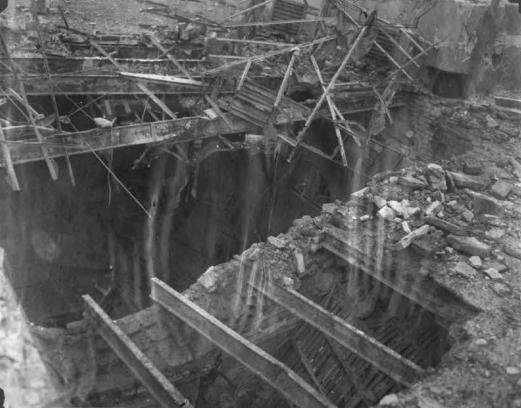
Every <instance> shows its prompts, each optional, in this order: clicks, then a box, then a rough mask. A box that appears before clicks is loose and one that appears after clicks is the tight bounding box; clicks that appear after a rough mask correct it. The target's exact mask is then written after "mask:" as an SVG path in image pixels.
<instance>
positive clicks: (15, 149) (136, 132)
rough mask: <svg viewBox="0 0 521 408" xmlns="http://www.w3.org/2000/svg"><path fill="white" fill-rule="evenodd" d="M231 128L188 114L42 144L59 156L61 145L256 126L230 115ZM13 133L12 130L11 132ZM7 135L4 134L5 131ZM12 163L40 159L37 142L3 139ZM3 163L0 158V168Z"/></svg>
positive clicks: (170, 138) (74, 147)
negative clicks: (177, 117)
mask: <svg viewBox="0 0 521 408" xmlns="http://www.w3.org/2000/svg"><path fill="white" fill-rule="evenodd" d="M228 121H229V122H230V123H231V124H232V126H233V129H231V130H230V129H229V127H228V125H227V124H226V123H224V122H223V121H222V119H216V120H206V119H202V118H200V117H188V118H181V119H177V120H167V121H161V122H151V123H143V124H134V125H129V126H119V127H117V128H109V129H91V130H86V131H83V132H76V133H61V134H51V135H49V136H47V137H46V139H45V143H46V146H47V151H48V154H49V156H50V157H62V156H63V146H67V148H68V149H69V154H70V155H71V156H72V155H76V154H85V153H90V152H91V148H92V149H93V150H94V151H102V150H108V149H116V148H120V147H127V146H136V145H141V144H148V143H159V142H172V143H176V142H184V141H190V140H196V139H207V138H211V137H216V136H218V135H224V134H231V133H243V132H251V131H254V130H255V129H256V128H255V126H252V125H251V124H250V123H249V122H247V121H244V120H242V119H239V118H237V117H235V116H233V115H229V116H228ZM12 134H13V136H14V135H16V133H15V132H14V131H13V132H12ZM6 136H7V133H6ZM83 138H85V140H88V141H89V146H90V147H88V146H86V145H85V144H84V143H82V140H83ZM7 143H8V144H9V148H10V153H11V157H12V161H13V164H24V163H31V162H36V161H41V160H43V155H42V152H41V149H40V144H39V143H36V141H34V140H33V141H30V142H29V143H26V141H22V142H17V141H10V140H9V138H7ZM5 166H6V162H5V161H4V160H3V159H2V160H0V167H5Z"/></svg>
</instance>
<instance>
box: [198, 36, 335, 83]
mask: <svg viewBox="0 0 521 408" xmlns="http://www.w3.org/2000/svg"><path fill="white" fill-rule="evenodd" d="M334 39H336V36H334V35H330V36H326V37H323V38H319V39H317V40H314V41H311V42H307V43H303V44H298V45H294V46H289V47H285V48H281V49H280V50H276V51H271V52H267V53H265V54H261V55H256V56H253V57H248V58H242V57H241V58H242V59H241V60H239V61H234V62H230V63H228V64H224V65H222V66H220V67H217V68H212V69H208V70H206V71H205V72H204V74H205V75H215V74H218V73H219V72H221V71H225V70H227V69H230V68H234V67H238V66H241V65H242V64H246V63H247V62H248V61H251V62H260V61H263V60H265V59H267V58H271V57H275V56H277V55H282V54H286V53H288V52H293V51H295V49H305V48H309V47H313V46H314V45H317V44H322V43H326V42H329V41H331V40H334Z"/></svg>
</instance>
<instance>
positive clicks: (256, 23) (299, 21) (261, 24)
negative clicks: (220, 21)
mask: <svg viewBox="0 0 521 408" xmlns="http://www.w3.org/2000/svg"><path fill="white" fill-rule="evenodd" d="M326 21H331V18H326V17H315V18H312V19H306V18H297V19H293V20H275V21H253V22H245V23H236V24H226V25H223V28H239V27H265V26H272V25H283V24H306V23H318V22H326Z"/></svg>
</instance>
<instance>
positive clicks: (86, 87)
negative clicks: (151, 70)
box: [4, 73, 233, 96]
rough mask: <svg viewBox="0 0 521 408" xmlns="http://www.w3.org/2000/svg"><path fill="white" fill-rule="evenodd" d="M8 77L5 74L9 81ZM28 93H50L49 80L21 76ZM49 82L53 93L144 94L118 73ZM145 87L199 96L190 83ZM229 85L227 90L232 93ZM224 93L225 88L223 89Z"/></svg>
mask: <svg viewBox="0 0 521 408" xmlns="http://www.w3.org/2000/svg"><path fill="white" fill-rule="evenodd" d="M9 79H10V77H5V78H4V80H5V81H6V82H8V81H9ZM20 79H21V80H22V81H24V84H25V89H26V93H27V95H28V96H40V95H41V96H46V95H49V94H50V92H51V87H52V84H51V82H50V81H49V80H48V79H46V78H45V77H42V76H41V75H24V76H22V77H21V78H20ZM51 81H53V83H54V84H56V85H58V87H57V88H56V89H55V95H101V94H111V95H133V94H135V95H147V94H146V93H145V92H143V90H141V89H140V88H139V87H138V86H137V83H136V82H137V81H135V80H131V79H130V78H129V79H126V78H123V77H122V76H121V75H119V74H114V73H103V74H53V75H51ZM147 88H148V90H150V91H151V92H154V93H155V94H161V95H200V94H201V87H200V86H195V85H189V84H179V83H178V84H174V83H159V82H149V83H148V84H147ZM232 91H233V90H232V89H231V88H230V89H228V91H227V92H229V93H231V92H232ZM225 92H226V91H225Z"/></svg>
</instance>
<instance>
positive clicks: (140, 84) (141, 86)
mask: <svg viewBox="0 0 521 408" xmlns="http://www.w3.org/2000/svg"><path fill="white" fill-rule="evenodd" d="M89 42H90V43H91V45H92V46H93V47H94V48H96V50H98V52H100V53H101V54H103V55H104V56H105V57H106V58H108V59H109V61H110V62H112V64H113V65H114V66H115V67H116V68H118V69H119V70H120V71H123V67H122V66H121V65H120V64H119V63H118V62H117V61H116V60H115V59H114V58H112V56H111V55H110V54H109V53H108V52H107V51H105V50H104V49H103V47H102V46H101V45H99V44H98V43H97V42H96V41H94V40H92V39H90V40H89ZM137 87H138V88H139V89H141V90H142V91H143V92H144V93H145V94H147V95H148V97H149V98H150V99H152V100H153V101H154V102H155V103H156V105H157V106H159V107H160V108H161V109H163V111H164V112H165V113H166V114H167V115H168V116H170V117H171V118H172V119H177V116H176V114H175V113H174V112H172V111H171V110H170V108H169V107H168V106H166V104H165V103H164V102H163V101H162V100H161V99H159V98H158V97H157V96H156V95H155V94H154V93H153V92H152V91H151V90H150V89H148V87H147V86H146V85H145V84H144V83H143V82H141V81H137Z"/></svg>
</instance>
